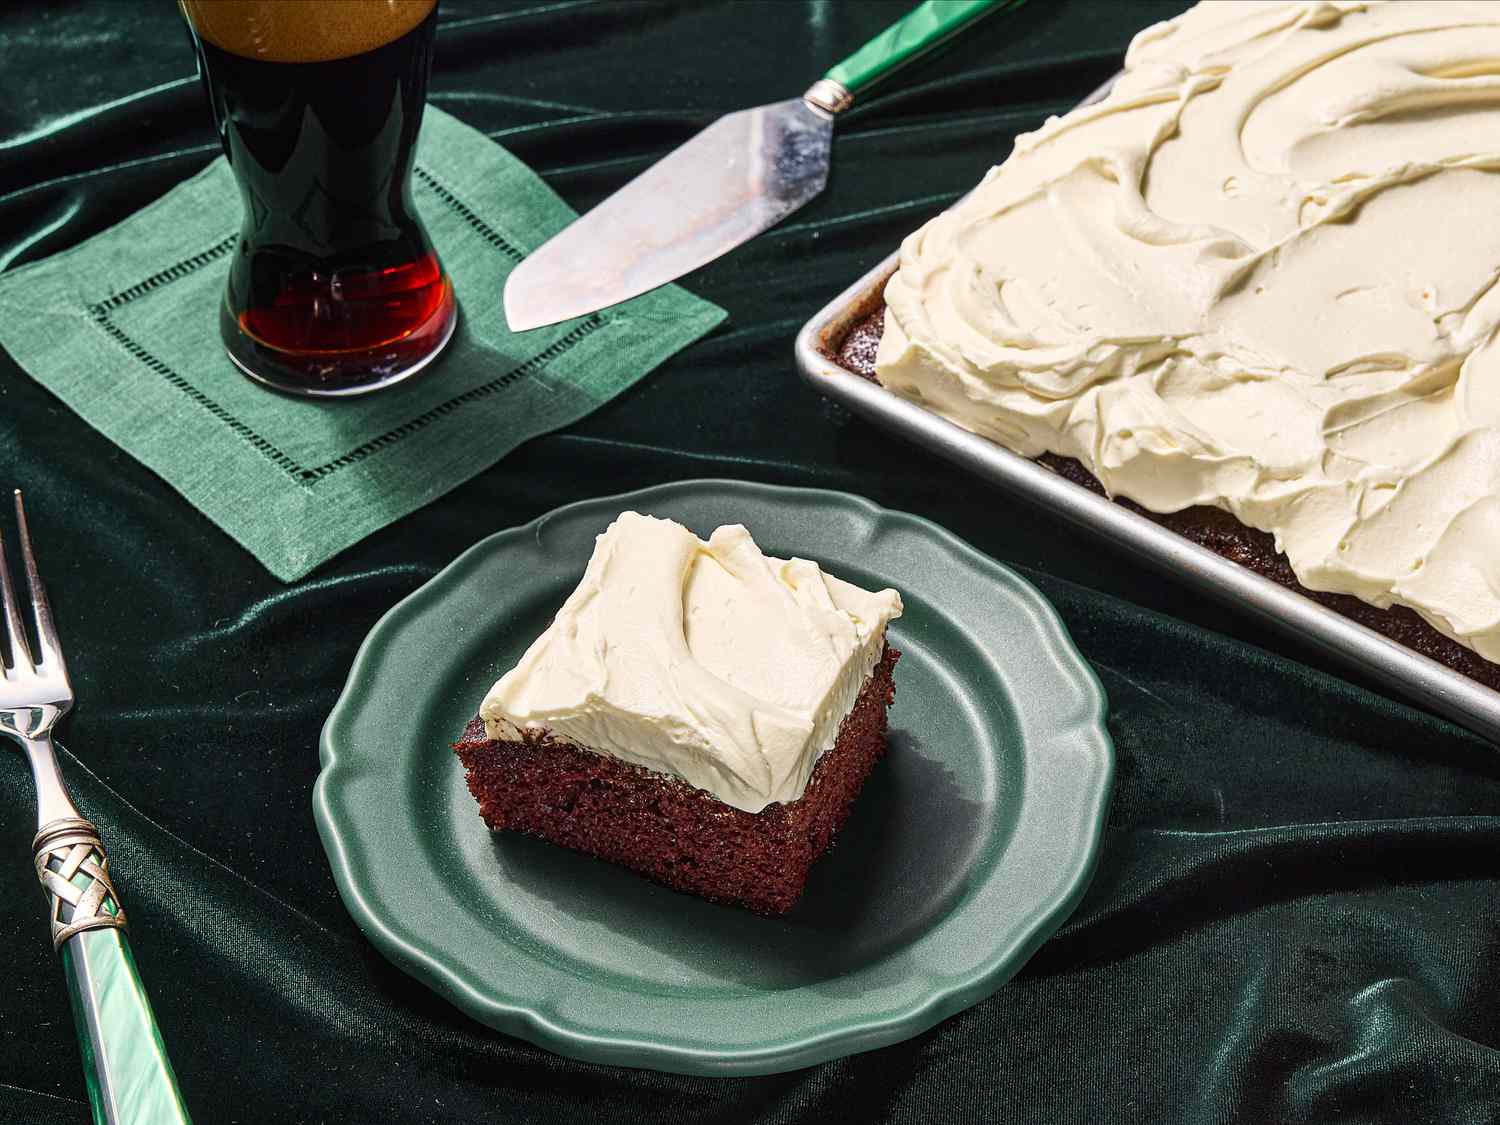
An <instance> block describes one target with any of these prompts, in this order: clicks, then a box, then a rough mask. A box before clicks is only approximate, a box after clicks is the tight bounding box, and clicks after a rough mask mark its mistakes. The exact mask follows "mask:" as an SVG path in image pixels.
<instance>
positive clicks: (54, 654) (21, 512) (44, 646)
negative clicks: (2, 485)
mask: <svg viewBox="0 0 1500 1125" xmlns="http://www.w3.org/2000/svg"><path fill="white" fill-rule="evenodd" d="M16 527H17V528H18V529H19V530H20V538H21V560H22V565H23V566H24V567H25V568H26V585H27V586H28V587H29V588H30V590H31V615H32V620H34V621H35V622H36V642H37V656H38V658H39V663H42V664H47V665H51V666H54V667H58V668H61V667H62V649H61V647H59V645H58V643H57V626H56V625H54V624H53V622H52V603H51V602H49V601H48V600H47V587H46V586H43V585H42V575H41V572H40V571H38V570H37V568H36V555H35V554H34V553H33V552H32V550H31V528H30V527H28V526H27V523H26V506H25V505H24V504H22V503H21V490H20V489H19V488H18V489H16ZM7 604H9V602H7Z"/></svg>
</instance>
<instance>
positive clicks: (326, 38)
mask: <svg viewBox="0 0 1500 1125" xmlns="http://www.w3.org/2000/svg"><path fill="white" fill-rule="evenodd" d="M181 3H182V8H183V11H184V13H185V14H186V16H187V19H188V23H189V25H190V27H191V28H192V30H193V41H194V46H195V48H196V50H197V53H198V59H199V67H200V71H201V73H202V76H203V82H204V86H205V88H206V89H207V91H208V96H209V99H210V102H211V104H212V108H213V114H214V121H215V123H216V125H217V126H218V131H219V137H220V140H221V141H222V143H223V146H224V152H225V154H226V155H227V156H228V158H229V163H230V167H231V168H232V170H233V171H234V175H235V179H236V181H237V182H238V184H239V187H240V192H241V196H242V198H243V202H244V211H245V218H244V225H243V228H242V234H241V238H240V242H239V245H238V246H237V247H236V250H235V253H234V256H233V259H232V263H231V265H230V270H229V283H228V287H227V289H226V292H225V299H224V305H223V309H222V313H221V318H220V320H221V324H220V329H221V333H222V335H223V337H224V342H225V345H226V347H227V348H228V350H229V353H230V355H231V357H232V358H233V359H234V360H235V362H236V363H237V364H239V366H240V367H242V368H243V369H244V370H245V371H246V372H247V373H248V374H250V375H251V376H252V377H254V378H256V379H259V380H260V381H262V382H265V383H268V384H270V385H272V386H274V387H277V388H278V389H281V390H286V391H291V392H294V393H302V394H314V395H336V394H355V393H360V392H362V391H367V390H372V389H374V388H376V387H379V386H384V385H386V384H389V383H392V382H395V381H397V380H399V379H402V378H405V377H406V376H407V375H410V374H413V373H415V372H416V371H417V370H419V369H420V368H421V367H422V366H424V365H425V364H426V363H427V362H428V361H429V360H431V359H432V358H433V357H434V356H435V355H436V354H437V353H438V351H440V350H441V348H442V347H443V345H444V344H445V343H446V342H447V340H448V338H449V336H450V335H451V334H452V331H453V325H454V320H455V305H454V300H453V288H452V285H451V283H450V282H449V280H448V277H447V275H446V274H445V273H444V271H443V268H442V265H441V263H440V262H439V261H438V257H437V254H436V253H435V252H434V250H433V248H432V244H431V242H430V241H429V240H428V237H427V233H426V231H425V230H423V228H422V225H421V223H420V222H419V221H418V219H417V217H416V214H415V211H414V209H413V206H412V200H411V186H410V180H411V170H412V161H413V150H414V148H415V145H416V139H417V132H418V129H419V128H420V126H421V121H422V109H423V105H424V103H425V101H426V93H427V75H428V70H429V67H430V63H431V52H432V37H433V29H434V27H435V25H436V22H437V0H181Z"/></svg>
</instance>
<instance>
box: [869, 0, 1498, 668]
mask: <svg viewBox="0 0 1500 1125" xmlns="http://www.w3.org/2000/svg"><path fill="white" fill-rule="evenodd" d="M1497 173H1500V4H1492V3H1463V2H1459V0H1442V2H1431V3H1423V2H1392V3H1360V2H1355V0H1345V2H1328V3H1242V2H1234V3H1203V4H1199V5H1198V6H1197V7H1195V8H1192V9H1190V10H1189V11H1187V12H1186V13H1184V14H1183V15H1182V16H1179V17H1178V18H1176V19H1174V20H1170V21H1168V22H1166V23H1162V24H1158V25H1156V26H1154V27H1151V28H1148V29H1147V30H1145V31H1143V32H1141V34H1140V35H1138V36H1137V37H1136V39H1135V41H1134V42H1133V43H1132V44H1131V47H1130V51H1129V54H1128V55H1127V59H1126V68H1125V72H1124V75H1123V77H1122V78H1121V79H1120V80H1119V82H1118V84H1117V85H1116V86H1115V88H1114V89H1113V91H1112V92H1111V93H1110V95H1109V97H1108V98H1107V99H1105V100H1104V101H1103V102H1102V103H1100V104H1098V105H1094V106H1090V107H1087V108H1084V109H1079V110H1075V111H1074V112H1072V113H1070V114H1068V115H1067V116H1066V117H1062V118H1053V119H1051V120H1049V121H1048V122H1047V123H1046V124H1045V125H1044V126H1043V127H1042V128H1041V129H1040V130H1039V131H1037V132H1035V133H1032V134H1030V135H1027V136H1023V137H1021V138H1019V139H1018V140H1017V142H1016V146H1015V151H1014V152H1013V153H1012V155H1011V157H1010V158H1009V159H1008V160H1007V161H1006V162H1005V163H1004V164H1003V165H1001V166H1000V167H998V168H995V169H993V170H992V171H991V172H990V174H989V175H988V176H987V177H986V178H985V179H984V181H983V182H982V183H981V184H980V186H979V187H978V189H977V190H975V191H974V193H973V194H972V195H970V196H969V197H968V198H966V199H965V200H963V201H962V202H960V203H959V204H958V205H957V206H955V207H954V208H952V209H951V210H950V211H948V212H947V213H945V214H943V215H940V216H938V217H937V218H935V219H933V220H932V221H931V222H929V223H928V224H927V225H926V226H924V227H923V228H922V229H921V230H919V231H917V232H916V233H915V234H913V235H911V236H910V237H909V238H907V240H906V241H905V243H904V244H903V246H902V250H901V265H900V270H899V272H897V273H896V274H895V276H894V277H893V278H892V279H891V281H890V282H889V284H888V285H887V287H886V290H885V299H886V302H887V306H888V310H887V315H886V328H885V333H884V336H883V338H882V340H881V342H880V349H879V354H878V359H877V377H878V378H879V380H880V381H881V382H882V383H883V384H884V385H886V386H887V387H889V388H891V389H892V390H894V391H896V392H898V393H900V394H902V395H905V396H908V397H910V398H912V399H915V400H917V401H918V402H921V403H923V404H925V405H926V406H928V407H930V408H931V409H933V410H935V411H936V412H938V413H939V414H942V415H944V416H945V417H947V418H949V419H951V420H953V421H954V422H957V423H958V424H960V425H962V426H964V427H966V428H967V429H969V430H972V431H974V432H976V433H979V434H983V435H985V436H987V437H989V438H992V439H994V440H995V441H997V442H1000V443H1001V444H1003V445H1006V446H1008V447H1010V448H1011V449H1013V450H1016V451H1017V452H1019V453H1022V454H1025V455H1027V456H1036V455H1039V454H1041V453H1043V452H1047V451H1050V452H1053V453H1057V454H1062V455H1064V456H1069V457H1076V458H1077V459H1079V460H1080V461H1081V462H1083V464H1084V465H1086V466H1087V467H1088V468H1089V469H1090V470H1091V471H1092V472H1093V473H1094V475H1095V476H1097V477H1098V478H1099V480H1100V481H1101V482H1103V484H1104V485H1105V487H1106V488H1107V489H1108V490H1109V491H1110V492H1111V493H1112V494H1114V495H1117V496H1126V497H1129V498H1130V499H1132V500H1135V501H1137V502H1138V503H1140V504H1142V505H1144V506H1145V507H1147V508H1150V509H1152V510H1154V511H1158V512H1169V511H1176V510H1179V509H1182V508H1185V507H1188V506H1190V505H1195V504H1208V505H1215V506H1217V507H1220V508H1223V509H1226V510H1227V511H1229V512H1231V513H1233V514H1234V515H1235V516H1236V517H1237V518H1239V519H1240V520H1241V521H1242V522H1244V523H1246V524H1249V525H1250V526H1252V527H1256V528H1260V529H1262V530H1264V531H1268V532H1270V533H1272V534H1273V535H1274V536H1275V539H1276V545H1277V547H1278V549H1280V550H1281V551H1283V552H1284V553H1285V554H1286V556H1287V558H1288V560H1289V561H1290V563H1291V565H1292V568H1293V570H1294V571H1295V572H1296V575H1297V578H1298V579H1299V580H1300V581H1301V582H1302V584H1303V585H1304V586H1306V587H1308V588H1310V589H1314V590H1327V591H1336V592H1339V593H1346V594H1353V595H1356V596H1357V597H1360V598H1363V599H1364V600H1365V601H1367V602H1370V603H1372V604H1374V605H1376V606H1381V607H1387V606H1390V605H1393V604H1401V605H1406V606H1410V607H1411V608H1413V609H1415V610H1416V611H1417V612H1418V613H1420V614H1421V615H1422V616H1423V617H1424V618H1426V619H1427V620H1428V621H1429V622H1431V624H1432V625H1434V626H1435V627H1436V628H1437V629H1439V630H1441V631H1442V632H1444V633H1446V634H1447V635H1448V636H1450V637H1453V638H1455V639H1456V640H1458V641H1460V642H1462V643H1463V644H1466V645H1469V646H1470V647H1472V648H1473V649H1475V650H1476V651H1477V652H1479V653H1480V655H1482V656H1484V657H1486V658H1487V659H1490V660H1500V344H1497V341H1496V328H1497V325H1500V288H1497V285H1496V280H1497V277H1500V174H1497Z"/></svg>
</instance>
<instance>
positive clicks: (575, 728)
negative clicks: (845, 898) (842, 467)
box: [479, 512, 901, 812]
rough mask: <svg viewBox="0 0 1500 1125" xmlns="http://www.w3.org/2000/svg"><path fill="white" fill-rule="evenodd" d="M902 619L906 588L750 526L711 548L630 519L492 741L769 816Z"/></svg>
mask: <svg viewBox="0 0 1500 1125" xmlns="http://www.w3.org/2000/svg"><path fill="white" fill-rule="evenodd" d="M900 615H901V597H900V595H899V594H897V593H896V591H894V590H882V591H880V592H879V593H871V592H869V591H867V590H862V589H860V588H859V587H857V586H853V585H851V584H849V583H848V582H843V581H841V580H839V579H837V578H834V577H833V576H832V575H829V574H825V573H824V572H823V570H822V569H821V568H820V567H819V566H818V565H817V564H816V563H813V562H808V561H807V560H805V559H776V558H770V557H768V556H767V555H764V554H762V553H761V551H760V548H759V547H757V546H756V545H755V542H754V540H752V539H751V538H750V533H749V532H748V531H746V530H745V529H744V528H743V527H740V526H738V525H733V526H727V527H721V528H719V529H718V530H717V531H715V532H714V533H713V535H711V536H710V537H709V539H708V540H707V542H705V541H704V540H702V539H699V538H698V537H697V536H696V535H694V534H693V533H692V532H691V531H689V530H688V529H687V528H685V527H683V526H682V525H681V524H678V523H674V522H672V521H671V520H662V519H653V518H652V517H650V516H643V515H639V514H637V513H635V512H625V513H623V514H622V515H621V516H620V517H619V519H617V520H616V521H615V522H614V523H612V524H610V526H609V528H608V529H607V530H606V531H605V532H604V534H602V535H600V536H599V538H598V539H597V541H596V543H595V546H594V554H593V556H592V557H591V558H590V559H589V563H588V568H587V570H586V571H585V572H584V576H583V581H581V582H580V583H579V584H578V587H577V588H576V589H575V590H574V591H573V593H572V594H571V595H570V596H569V597H568V600H567V601H566V602H565V603H564V604H563V607H562V609H560V610H558V612H557V616H556V618H555V619H554V620H553V622H552V624H551V625H550V626H549V627H548V628H547V630H546V632H544V633H543V634H542V635H541V636H540V637H538V638H537V640H536V641H535V642H534V643H533V644H532V645H531V647H530V648H529V649H527V650H526V655H525V656H523V657H522V658H521V662H520V663H519V664H517V665H516V666H515V667H514V668H513V669H511V670H510V671H509V672H507V673H506V674H505V675H504V676H502V677H501V678H500V681H499V682H498V683H497V684H495V686H494V687H493V688H491V689H490V692H489V694H488V695H487V696H485V699H484V703H483V704H482V706H481V707H480V710H479V714H480V717H481V718H482V719H483V720H484V724H485V731H486V733H487V734H488V735H489V737H490V738H495V739H516V738H521V737H524V736H525V734H526V732H528V731H531V732H539V731H543V730H545V731H547V732H549V733H550V735H551V737H552V738H554V739H558V740H560V741H563V742H569V743H572V744H574V745H577V746H580V747H583V748H585V749H587V750H591V751H593V752H595V753H599V754H608V755H610V756H612V757H615V758H620V759H623V760H624V761H627V762H632V763H634V764H636V765H639V766H644V767H646V768H647V769H651V770H656V771H658V772H660V773H665V774H670V775H672V776H674V777H679V778H681V779H683V780H684V781H686V782H688V783H689V784H691V785H695V786H697V787H698V788H699V789H703V790H706V791H707V792H709V793H711V794H712V795H713V796H715V797H717V798H718V799H719V800H721V801H723V802H724V803H725V804H728V805H733V806H734V807H735V808H738V809H744V810H745V811H747V812H760V811H761V810H762V809H764V808H765V807H766V806H767V805H769V804H771V803H772V802H774V801H781V802H790V801H795V800H796V799H798V798H799V797H801V796H802V793H803V790H804V789H806V787H807V781H808V778H809V777H810V776H811V774H812V769H813V765H814V764H815V763H816V762H817V759H818V758H819V757H820V756H821V755H822V754H823V752H824V751H826V750H828V749H829V748H830V747H832V746H833V743H834V740H835V739H836V738H837V737H838V733H839V726H840V724H841V723H842V722H843V720H844V716H845V715H847V714H848V713H849V711H850V710H851V709H852V708H853V706H854V702H855V700H856V699H857V698H858V696H859V692H860V689H861V688H862V687H863V686H864V683H865V680H866V679H868V678H869V676H870V673H871V672H872V671H873V670H874V668H875V665H876V663H877V662H878V661H879V660H880V657H881V653H882V651H883V650H884V647H885V630H886V625H887V624H888V623H889V622H890V621H891V619H892V618H895V617H899V616H900Z"/></svg>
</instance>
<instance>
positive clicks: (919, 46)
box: [823, 0, 1003, 95]
mask: <svg viewBox="0 0 1500 1125" xmlns="http://www.w3.org/2000/svg"><path fill="white" fill-rule="evenodd" d="M1002 3H1003V0H925V2H924V3H921V4H918V5H917V6H916V7H915V8H914V9H912V10H911V11H910V12H908V13H907V14H906V15H904V16H902V17H901V18H900V19H899V20H897V21H896V22H895V23H893V24H891V26H890V27H888V28H886V29H885V30H884V31H882V32H881V33H880V34H879V35H877V36H875V38H874V39H871V40H870V41H869V42H868V43H866V44H865V45H864V46H863V47H861V48H860V49H859V50H857V51H855V52H854V54H852V55H850V56H849V57H848V58H847V59H845V60H844V61H843V62H841V63H837V64H835V65H834V67H833V68H832V69H831V70H829V71H828V73H827V74H825V75H824V76H823V77H824V78H826V79H827V80H829V81H830V82H837V83H838V84H839V85H840V86H842V87H843V88H844V89H845V90H847V91H849V93H850V94H851V95H852V94H857V93H859V92H860V91H861V90H863V89H866V88H867V87H869V86H872V85H874V84H875V83H876V82H878V81H879V80H880V79H882V78H884V77H886V76H887V75H888V74H890V73H892V72H893V71H895V70H896V69H897V68H899V67H901V66H904V65H905V64H907V63H909V62H911V61H912V60H913V59H914V58H916V57H917V56H918V55H921V54H925V53H926V52H927V51H930V50H931V49H932V48H934V47H936V46H937V45H938V44H940V43H942V42H944V41H945V40H946V39H947V38H948V37H949V36H950V35H952V34H954V33H955V32H956V31H958V30H959V29H960V28H962V27H964V26H966V25H967V24H969V23H970V22H972V21H973V20H975V19H977V18H978V17H979V16H982V15H984V14H985V13H986V12H989V11H992V10H994V9H995V8H997V7H999V6H1001V4H1002Z"/></svg>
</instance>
